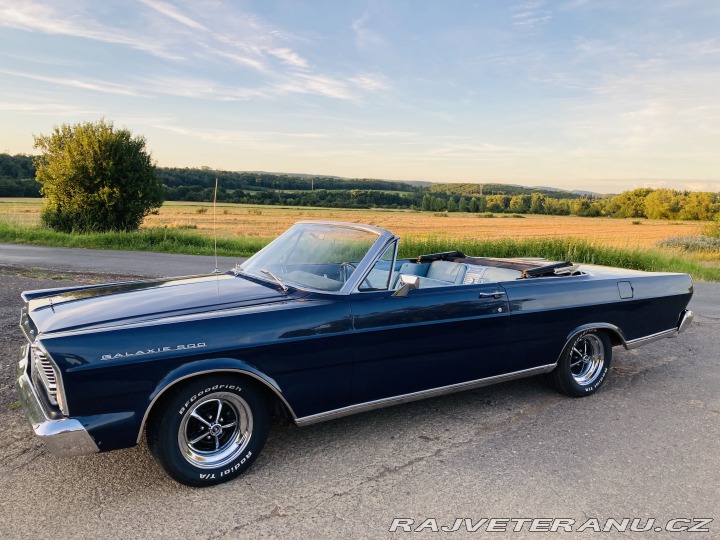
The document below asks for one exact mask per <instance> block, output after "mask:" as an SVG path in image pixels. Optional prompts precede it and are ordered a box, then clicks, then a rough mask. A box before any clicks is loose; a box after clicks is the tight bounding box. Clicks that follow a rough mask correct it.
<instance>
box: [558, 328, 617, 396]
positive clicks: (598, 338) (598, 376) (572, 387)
mask: <svg viewBox="0 0 720 540" xmlns="http://www.w3.org/2000/svg"><path fill="white" fill-rule="evenodd" d="M611 361H612V343H610V338H608V336H607V334H606V333H605V332H603V331H601V330H586V331H584V332H582V333H581V334H579V335H577V336H575V337H573V338H572V339H571V340H570V341H569V342H568V343H567V345H566V346H565V348H564V349H563V352H562V354H561V355H560V360H559V361H558V365H557V367H556V368H555V370H554V371H553V372H552V373H550V375H549V379H550V381H551V382H552V384H553V386H555V387H556V388H557V389H558V390H560V391H561V392H563V393H565V394H567V395H569V396H572V397H584V396H589V395H590V394H593V393H595V392H596V391H597V390H598V389H599V388H600V386H602V384H603V382H605V377H606V376H607V373H608V370H609V369H610V363H611Z"/></svg>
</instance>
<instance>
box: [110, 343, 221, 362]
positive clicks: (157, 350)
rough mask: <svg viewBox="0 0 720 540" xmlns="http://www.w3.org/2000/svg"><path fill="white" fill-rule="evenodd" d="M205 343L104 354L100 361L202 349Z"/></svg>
mask: <svg viewBox="0 0 720 540" xmlns="http://www.w3.org/2000/svg"><path fill="white" fill-rule="evenodd" d="M206 346H207V345H205V343H186V344H184V345H175V346H170V347H156V348H155V349H142V350H139V351H135V352H119V353H115V354H103V355H102V356H101V357H100V360H113V359H115V358H130V357H131V356H145V355H147V354H158V353H164V352H172V351H187V350H190V349H201V348H202V347H206Z"/></svg>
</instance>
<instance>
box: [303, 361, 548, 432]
mask: <svg viewBox="0 0 720 540" xmlns="http://www.w3.org/2000/svg"><path fill="white" fill-rule="evenodd" d="M556 365H557V364H548V365H546V366H538V367H534V368H530V369H523V370H521V371H514V372H512V373H503V374H502V375H495V376H493V377H486V378H484V379H476V380H474V381H467V382H462V383H457V384H450V385H448V386H441V387H439V388H431V389H430V390H421V391H419V392H411V393H410V394H403V395H401V396H392V397H388V398H383V399H377V400H375V401H368V402H366V403H358V404H357V405H350V406H348V407H343V408H341V409H335V410H333V411H326V412H321V413H318V414H313V415H310V416H304V417H303V418H296V419H295V423H296V424H297V425H298V426H301V427H302V426H309V425H311V424H317V423H319V422H325V421H326V420H332V419H335V418H342V417H343V416H349V415H351V414H357V413H361V412H366V411H372V410H375V409H380V408H383V407H390V406H392V405H399V404H401V403H408V402H410V401H417V400H420V399H425V398H430V397H436V396H443V395H445V394H452V393H454V392H462V391H463V390H472V389H473V388H480V387H482V386H490V385H491V384H496V383H501V382H505V381H512V380H514V379H523V378H525V377H532V376H533V375H540V374H542V373H550V372H551V371H552V370H553V369H555V366H556Z"/></svg>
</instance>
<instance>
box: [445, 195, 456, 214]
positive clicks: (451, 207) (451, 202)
mask: <svg viewBox="0 0 720 540" xmlns="http://www.w3.org/2000/svg"><path fill="white" fill-rule="evenodd" d="M447 210H448V212H457V211H458V207H457V204H455V199H454V198H452V197H450V198H449V199H448V202H447Z"/></svg>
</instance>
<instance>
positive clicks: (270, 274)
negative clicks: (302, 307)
mask: <svg viewBox="0 0 720 540" xmlns="http://www.w3.org/2000/svg"><path fill="white" fill-rule="evenodd" d="M260 271H261V272H262V273H263V274H267V275H268V276H270V277H271V278H273V279H274V280H275V281H277V283H278V285H280V288H281V289H282V290H283V292H288V288H287V285H285V284H284V283H283V282H282V280H281V279H280V278H279V277H277V276H276V275H275V274H273V273H272V272H271V271H270V270H265V269H264V268H261V269H260Z"/></svg>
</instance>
